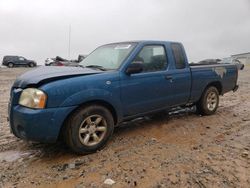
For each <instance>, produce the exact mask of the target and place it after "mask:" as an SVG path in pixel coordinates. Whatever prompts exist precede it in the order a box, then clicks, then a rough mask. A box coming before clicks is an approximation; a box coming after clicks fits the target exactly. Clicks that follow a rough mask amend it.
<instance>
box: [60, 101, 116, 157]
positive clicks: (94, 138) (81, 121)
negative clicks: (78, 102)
mask: <svg viewBox="0 0 250 188" xmlns="http://www.w3.org/2000/svg"><path fill="white" fill-rule="evenodd" d="M113 130H114V120H113V116H112V114H111V113H110V111H109V110H108V109H106V108H105V107H103V106H100V105H91V106H86V107H84V108H80V109H78V110H77V111H76V112H75V113H73V114H72V115H71V116H70V118H69V119H68V121H67V122H66V125H65V129H64V139H65V141H66V144H67V145H68V146H69V147H70V148H71V149H72V150H73V151H74V152H76V153H78V154H86V153H93V152H95V151H97V150H100V149H101V148H103V147H104V146H105V144H106V143H107V141H108V140H109V139H110V137H111V136H112V134H113Z"/></svg>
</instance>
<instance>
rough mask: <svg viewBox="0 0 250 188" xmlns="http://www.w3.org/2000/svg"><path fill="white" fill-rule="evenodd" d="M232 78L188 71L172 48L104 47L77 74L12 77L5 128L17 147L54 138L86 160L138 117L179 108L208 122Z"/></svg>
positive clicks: (230, 70) (205, 68)
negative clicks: (19, 143)
mask: <svg viewBox="0 0 250 188" xmlns="http://www.w3.org/2000/svg"><path fill="white" fill-rule="evenodd" d="M237 77H238V70H237V67H236V65H234V64H214V65H213V64H210V65H202V64H193V65H189V64H188V60H187V56H186V53H185V50H184V48H183V45H182V44H181V43H178V42H166V41H133V42H120V43H112V44H106V45H103V46H100V47H98V48H97V49H96V50H94V51H93V52H92V53H91V54H90V55H88V56H87V57H86V58H85V59H84V60H83V61H82V62H80V63H79V67H40V68H37V69H35V70H31V71H29V72H26V73H24V74H23V75H21V76H20V77H18V78H17V79H16V81H15V82H14V84H13V86H12V88H11V93H10V103H9V120H10V127H11V131H12V132H13V134H14V135H15V136H17V137H19V138H21V139H25V140H33V141H39V142H56V141H57V139H58V138H59V137H61V136H62V137H63V138H64V140H65V142H66V144H67V145H68V146H69V147H70V148H71V149H72V150H73V151H74V152H76V153H79V154H83V153H91V152H95V151H96V150H99V149H101V148H102V147H104V146H105V144H106V143H107V141H108V140H109V139H110V137H111V135H112V133H113V130H114V127H115V126H116V125H119V124H120V123H121V122H124V121H128V120H131V119H134V118H137V117H141V116H144V115H146V114H151V113H155V112H158V111H162V110H168V109H171V108H174V107H178V106H187V105H196V107H197V110H198V112H199V113H201V114H203V115H211V114H214V113H215V111H216V109H217V107H218V105H219V96H220V95H223V94H225V93H227V92H229V91H236V90H237V88H238V85H237ZM155 128H156V129H157V127H155Z"/></svg>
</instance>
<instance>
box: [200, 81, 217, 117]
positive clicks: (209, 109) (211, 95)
mask: <svg viewBox="0 0 250 188" xmlns="http://www.w3.org/2000/svg"><path fill="white" fill-rule="evenodd" d="M218 105H219V92H218V90H217V88H216V87H214V86H211V87H208V88H207V89H206V90H205V91H204V93H203V94H202V96H201V99H200V100H199V102H198V103H197V105H196V107H197V110H198V112H199V113H201V114H202V115H212V114H214V113H215V112H216V110H217V108H218Z"/></svg>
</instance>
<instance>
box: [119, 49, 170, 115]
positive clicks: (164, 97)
mask: <svg viewBox="0 0 250 188" xmlns="http://www.w3.org/2000/svg"><path fill="white" fill-rule="evenodd" d="M135 62H137V63H138V62H140V63H142V65H143V71H142V72H140V73H136V74H131V75H126V74H124V75H123V76H122V77H121V98H122V103H123V112H124V115H125V116H132V115H135V114H140V113H145V112H149V111H153V110H156V109H159V108H164V107H167V106H168V103H170V101H171V93H170V92H169V90H170V89H171V87H170V85H171V83H170V82H169V81H168V80H167V79H166V69H167V66H168V60H167V55H166V50H165V46H164V45H146V46H144V47H143V48H142V49H141V50H140V52H139V53H138V54H137V55H136V57H135V58H134V60H133V61H132V62H131V63H135Z"/></svg>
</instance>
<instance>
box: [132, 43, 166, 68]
mask: <svg viewBox="0 0 250 188" xmlns="http://www.w3.org/2000/svg"><path fill="white" fill-rule="evenodd" d="M135 62H136V63H142V64H143V72H155V71H161V70H165V69H166V67H167V56H166V52H165V48H164V47H163V46H161V45H147V46H144V47H143V48H142V50H141V51H140V52H139V54H138V55H137V56H136V57H135V59H134V61H133V62H132V63H135Z"/></svg>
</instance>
